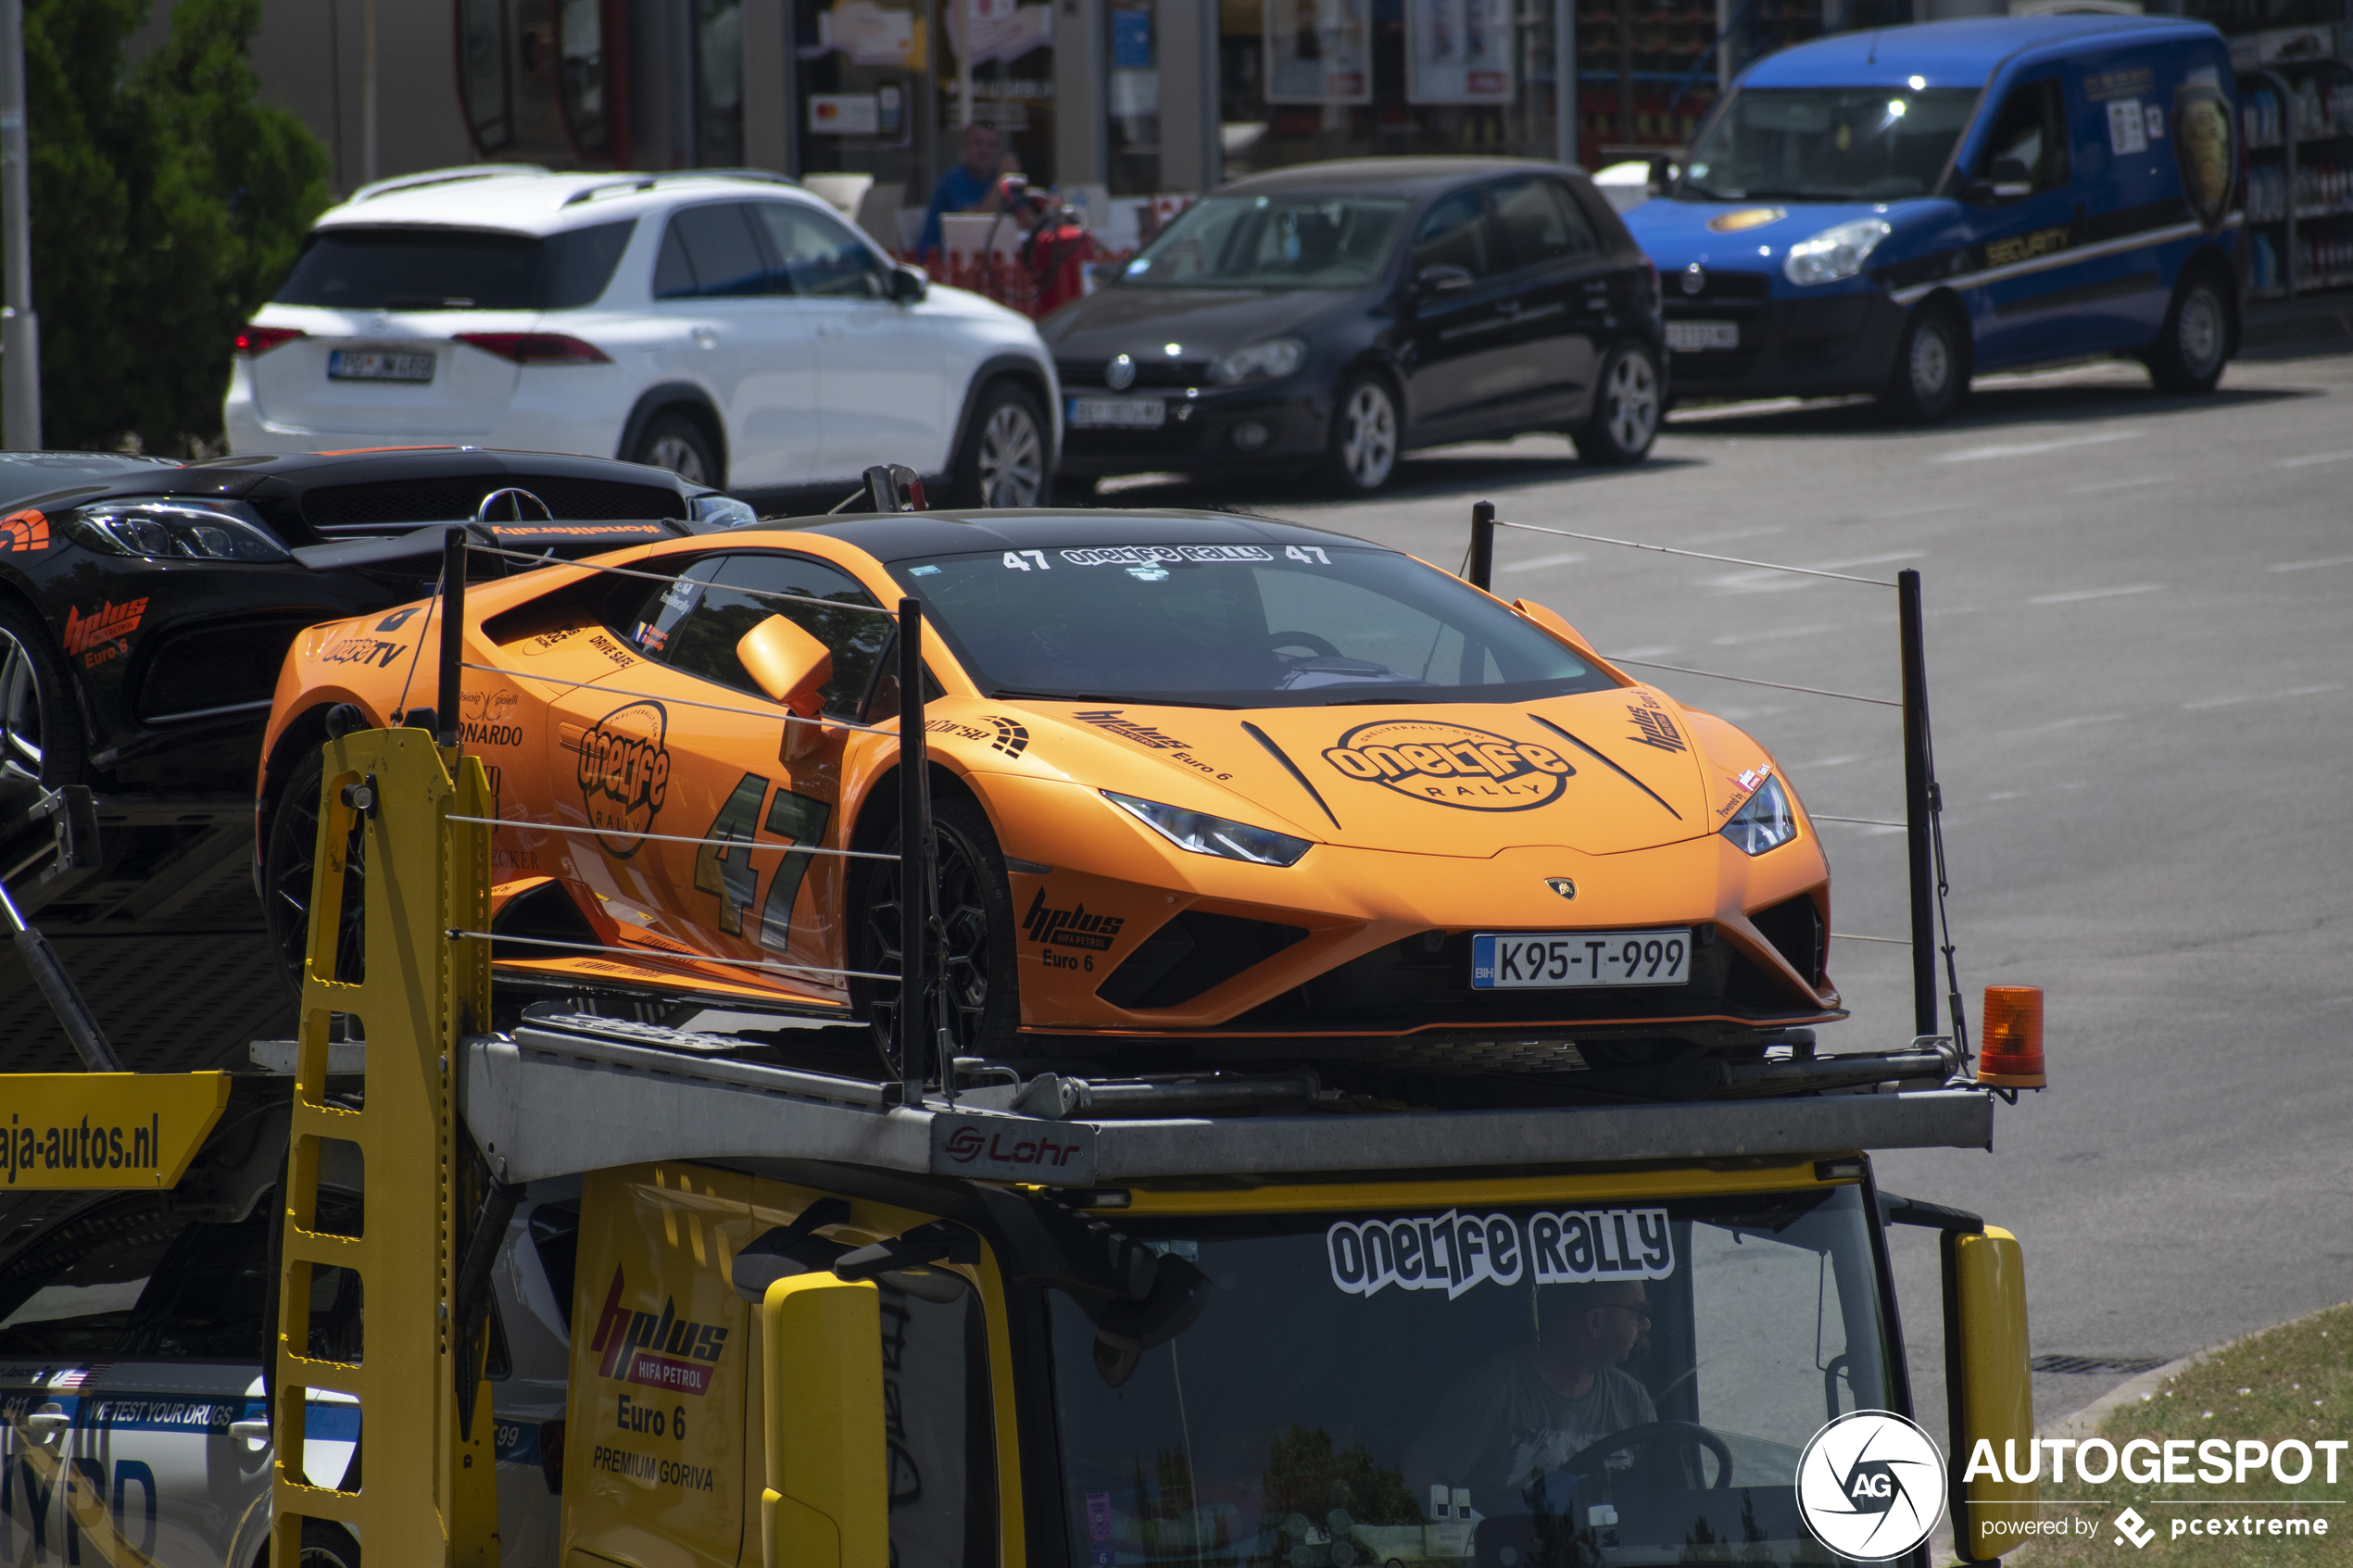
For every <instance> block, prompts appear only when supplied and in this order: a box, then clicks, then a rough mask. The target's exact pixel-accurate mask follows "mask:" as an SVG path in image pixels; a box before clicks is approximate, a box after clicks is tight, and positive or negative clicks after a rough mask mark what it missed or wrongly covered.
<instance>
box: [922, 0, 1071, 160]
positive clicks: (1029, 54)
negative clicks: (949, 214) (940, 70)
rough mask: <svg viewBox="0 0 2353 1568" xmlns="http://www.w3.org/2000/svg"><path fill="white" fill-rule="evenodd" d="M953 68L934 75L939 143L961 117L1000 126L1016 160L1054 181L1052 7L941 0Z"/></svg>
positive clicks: (1017, 0)
mask: <svg viewBox="0 0 2353 1568" xmlns="http://www.w3.org/2000/svg"><path fill="white" fill-rule="evenodd" d="M945 4H946V8H947V11H948V18H949V23H948V48H949V54H950V62H951V65H952V68H953V69H952V70H951V71H950V73H949V74H948V75H946V76H944V77H943V78H942V79H941V81H940V82H939V100H938V101H939V119H938V123H939V129H940V132H941V145H943V146H950V147H952V146H954V145H955V144H956V143H957V141H958V140H959V139H960V138H961V137H962V135H963V128H964V126H965V125H966V124H968V123H970V122H972V121H974V120H980V121H985V122H986V123H988V124H990V125H993V126H995V127H996V128H997V134H998V138H999V141H1000V144H1001V145H1002V146H1003V148H1004V149H1005V151H1006V152H1007V153H1009V154H1011V155H1012V157H1013V167H1014V168H1015V169H1019V170H1020V171H1021V172H1022V173H1024V174H1026V175H1027V176H1028V177H1029V181H1030V183H1032V184H1035V185H1051V184H1052V183H1053V182H1054V7H1053V6H1051V5H1046V4H1043V3H1041V0H945Z"/></svg>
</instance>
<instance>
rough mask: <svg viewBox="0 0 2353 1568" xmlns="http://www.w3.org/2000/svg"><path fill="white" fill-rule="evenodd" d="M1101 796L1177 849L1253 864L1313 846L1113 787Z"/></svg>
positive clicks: (1277, 862) (1274, 861) (1283, 861)
mask: <svg viewBox="0 0 2353 1568" xmlns="http://www.w3.org/2000/svg"><path fill="white" fill-rule="evenodd" d="M1103 798H1104V799H1105V800H1108V801H1110V802H1111V803H1112V804H1113V805H1114V806H1116V807H1118V808H1119V809H1121V810H1123V811H1126V812H1127V813H1128V814H1129V815H1131V816H1133V817H1134V818H1135V819H1136V820H1137V821H1138V822H1142V823H1143V824H1144V825H1145V826H1146V827H1148V828H1150V829H1151V830H1152V831H1153V832H1154V833H1156V834H1160V836H1161V837H1163V838H1164V839H1166V840H1168V842H1169V843H1171V844H1173V845H1175V846H1176V847H1177V848H1179V849H1189V850H1191V851H1192V852H1193V853H1194V854H1196V855H1214V856H1216V857H1217V858H1218V859H1223V860H1247V861H1249V862H1250V863H1251V864H1252V865H1253V866H1288V865H1291V864H1294V863H1295V862H1296V861H1297V860H1298V859H1299V858H1300V857H1301V856H1302V855H1304V854H1306V853H1307V851H1309V850H1310V849H1313V848H1314V847H1315V842H1314V841H1313V840H1312V839H1305V838H1293V837H1292V836H1291V835H1290V834H1287V833H1277V832H1275V831H1274V830H1273V829H1272V828H1254V827H1252V826H1251V825H1250V824H1249V823H1248V822H1228V821H1227V820H1226V819H1225V818H1224V817H1213V816H1211V815H1210V814H1209V813H1208V812H1206V811H1188V810H1186V809H1184V808H1183V807H1181V806H1164V805H1162V804H1161V803H1160V802H1159V801H1157V800H1139V799H1137V798H1136V797H1134V796H1132V795H1121V794H1118V793H1117V792H1115V791H1113V790H1108V789H1107V790H1105V791H1103Z"/></svg>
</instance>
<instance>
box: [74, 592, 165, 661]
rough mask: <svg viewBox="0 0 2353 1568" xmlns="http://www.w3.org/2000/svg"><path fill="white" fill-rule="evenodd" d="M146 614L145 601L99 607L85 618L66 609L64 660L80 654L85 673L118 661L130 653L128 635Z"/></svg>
mask: <svg viewBox="0 0 2353 1568" xmlns="http://www.w3.org/2000/svg"><path fill="white" fill-rule="evenodd" d="M146 613H147V601H146V600H145V599H132V601H131V602H130V603H129V604H120V605H118V604H102V605H100V606H99V607H98V608H96V609H94V610H92V611H91V612H90V613H89V614H88V615H83V614H82V612H81V611H80V610H77V609H75V608H73V607H72V606H71V605H68V606H67V607H66V653H67V655H68V657H71V656H72V655H74V654H80V655H81V656H82V668H83V669H85V670H95V669H96V668H97V667H98V666H99V665H101V664H104V663H106V662H107V660H108V659H120V658H121V657H122V656H123V655H124V654H126V653H129V652H130V651H131V633H133V632H135V631H137V630H138V629H139V622H140V621H142V620H143V619H145V616H146Z"/></svg>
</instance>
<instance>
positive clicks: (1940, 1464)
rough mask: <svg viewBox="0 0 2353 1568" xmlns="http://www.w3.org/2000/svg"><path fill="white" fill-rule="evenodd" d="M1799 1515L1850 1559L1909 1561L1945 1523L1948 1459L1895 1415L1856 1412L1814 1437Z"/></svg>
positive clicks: (1804, 1458) (1801, 1464) (1802, 1461)
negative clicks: (1909, 1555)
mask: <svg viewBox="0 0 2353 1568" xmlns="http://www.w3.org/2000/svg"><path fill="white" fill-rule="evenodd" d="M1797 1512H1798V1513H1799V1514H1800V1515H1801V1516H1802V1517H1803V1518H1804V1519H1805V1521H1806V1528H1807V1529H1808V1530H1811V1531H1812V1532H1813V1533H1814V1538H1815V1539H1817V1540H1818V1541H1820V1542H1821V1543H1822V1544H1823V1545H1824V1546H1826V1547H1829V1548H1830V1549H1831V1550H1832V1551H1835V1552H1837V1553H1839V1554H1840V1555H1841V1556H1843V1557H1852V1558H1857V1559H1859V1560H1861V1561H1863V1562H1886V1561H1888V1560H1889V1559H1890V1558H1896V1557H1902V1556H1904V1555H1905V1554H1906V1553H1907V1552H1909V1551H1910V1550H1911V1549H1913V1548H1915V1547H1917V1546H1919V1544H1920V1543H1921V1542H1922V1541H1924V1540H1926V1539H1928V1537H1929V1536H1930V1535H1931V1533H1932V1532H1933V1531H1934V1530H1935V1529H1936V1522H1937V1521H1938V1520H1939V1519H1941V1518H1943V1517H1944V1455H1943V1454H1941V1453H1938V1452H1937V1451H1936V1445H1935V1443H1934V1442H1932V1441H1931V1440H1930V1437H1929V1435H1928V1434H1927V1433H1925V1432H1923V1431H1921V1430H1920V1429H1919V1427H1917V1426H1915V1425H1913V1424H1911V1423H1910V1422H1908V1421H1906V1420H1905V1419H1904V1418H1903V1417H1902V1416H1900V1415H1896V1414H1894V1413H1893V1412H1891V1411H1851V1412H1849V1413H1848V1414H1845V1415H1843V1416H1840V1417H1839V1418H1838V1419H1837V1420H1836V1421H1833V1422H1831V1424H1828V1425H1827V1426H1824V1427H1823V1428H1822V1429H1821V1430H1820V1431H1819V1432H1817V1433H1815V1434H1814V1440H1813V1441H1812V1442H1810V1443H1807V1444H1806V1452H1805V1453H1804V1454H1803V1455H1801V1456H1800V1457H1799V1459H1798V1461H1797Z"/></svg>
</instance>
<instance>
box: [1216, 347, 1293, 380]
mask: <svg viewBox="0 0 2353 1568" xmlns="http://www.w3.org/2000/svg"><path fill="white" fill-rule="evenodd" d="M1305 363H1307V345H1305V344H1303V343H1302V342H1301V341H1300V340H1299V339H1297V338H1295V337H1277V338H1269V339H1267V340H1266V341H1265V343H1253V344H1252V345H1250V346H1249V347H1247V348H1237V349H1235V350H1234V351H1233V352H1232V353H1231V354H1226V355H1221V356H1219V357H1218V359H1217V361H1216V363H1214V364H1213V365H1211V366H1210V367H1209V379H1210V380H1211V381H1213V382H1215V383H1217V384H1218V385H1219V386H1232V385H1234V384H1235V383H1237V382H1246V381H1275V380H1277V379H1279V378H1280V377H1283V376H1287V375H1290V373H1291V372H1292V371H1294V370H1298V369H1299V368H1300V367H1301V366H1302V365H1304V364H1305Z"/></svg>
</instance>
